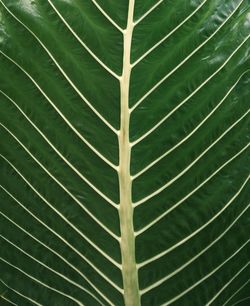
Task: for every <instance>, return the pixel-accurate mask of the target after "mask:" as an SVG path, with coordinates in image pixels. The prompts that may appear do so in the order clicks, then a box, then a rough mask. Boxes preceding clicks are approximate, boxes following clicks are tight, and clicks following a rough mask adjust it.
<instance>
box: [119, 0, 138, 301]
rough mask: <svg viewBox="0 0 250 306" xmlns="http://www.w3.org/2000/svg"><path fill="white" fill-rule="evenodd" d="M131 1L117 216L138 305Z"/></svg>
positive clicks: (128, 292)
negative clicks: (132, 161) (131, 127)
mask: <svg viewBox="0 0 250 306" xmlns="http://www.w3.org/2000/svg"><path fill="white" fill-rule="evenodd" d="M134 2H135V0H130V1H129V8H128V21H127V28H126V29H125V30H124V32H123V48H124V50H123V71H122V76H121V79H120V95H121V105H120V106H121V127H120V134H119V156H120V163H119V185H120V208H119V216H120V224H121V225H120V226H121V255H122V276H123V286H124V300H125V305H126V306H140V294H139V285H138V273H137V267H136V260H135V235H134V226H133V207H132V180H131V175H130V158H131V145H130V141H129V120H130V112H129V83H130V75H131V64H130V54H131V43H132V35H133V28H134V24H133V15H134Z"/></svg>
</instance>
